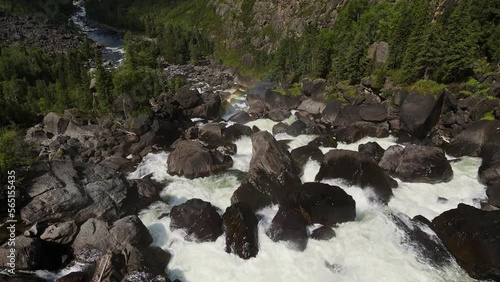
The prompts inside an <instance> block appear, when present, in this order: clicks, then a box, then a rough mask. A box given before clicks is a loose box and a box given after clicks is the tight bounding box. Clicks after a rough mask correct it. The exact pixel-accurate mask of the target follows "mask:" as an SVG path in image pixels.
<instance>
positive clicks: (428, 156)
mask: <svg viewBox="0 0 500 282" xmlns="http://www.w3.org/2000/svg"><path fill="white" fill-rule="evenodd" d="M396 146H397V145H396ZM391 147H392V146H391ZM389 149H390V150H389ZM389 149H388V150H387V152H386V153H385V154H384V156H383V157H382V160H381V161H380V163H379V165H380V166H381V167H382V168H383V169H384V170H386V171H387V172H389V173H390V174H392V175H394V176H396V177H398V178H400V179H401V180H403V181H405V182H423V183H440V182H448V181H450V180H451V179H452V178H453V170H452V168H451V165H450V163H449V162H448V160H447V159H446V156H445V154H444V151H443V150H441V149H439V148H436V147H426V146H419V145H408V146H406V147H405V148H400V147H395V148H389Z"/></svg>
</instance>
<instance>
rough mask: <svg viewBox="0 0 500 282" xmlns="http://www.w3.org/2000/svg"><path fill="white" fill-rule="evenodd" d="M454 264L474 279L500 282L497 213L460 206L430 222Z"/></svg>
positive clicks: (499, 216) (498, 222)
mask: <svg viewBox="0 0 500 282" xmlns="http://www.w3.org/2000/svg"><path fill="white" fill-rule="evenodd" d="M432 225H433V229H434V231H435V232H436V234H437V235H438V237H439V238H440V239H441V241H442V242H443V244H444V245H445V246H446V248H447V249H448V250H449V251H450V253H451V254H452V255H453V256H454V257H455V258H456V260H457V263H458V264H459V265H460V266H461V267H462V268H463V269H465V271H467V273H468V274H469V275H470V276H471V277H473V278H476V279H481V280H483V279H484V280H487V279H491V280H494V281H498V280H500V271H499V270H500V239H499V234H500V211H490V212H485V211H481V210H479V209H476V208H474V207H471V206H468V205H465V204H459V205H458V207H457V208H456V209H452V210H449V211H446V212H444V213H442V214H441V215H439V216H437V217H436V218H434V220H433V221H432Z"/></svg>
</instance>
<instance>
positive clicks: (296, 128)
mask: <svg viewBox="0 0 500 282" xmlns="http://www.w3.org/2000/svg"><path fill="white" fill-rule="evenodd" d="M306 129H307V124H305V123H304V122H303V121H302V120H300V119H299V120H296V121H294V122H293V123H292V124H290V126H289V127H287V129H286V134H288V135H290V136H293V137H297V136H299V135H301V134H304V133H305V131H306Z"/></svg>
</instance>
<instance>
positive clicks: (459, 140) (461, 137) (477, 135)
mask: <svg viewBox="0 0 500 282" xmlns="http://www.w3.org/2000/svg"><path fill="white" fill-rule="evenodd" d="M497 128H500V121H496V120H495V121H487V120H482V121H478V122H475V123H473V124H471V125H470V126H468V127H467V128H466V129H465V130H463V131H462V132H460V133H459V134H458V135H457V136H455V137H454V138H453V139H452V140H451V142H450V144H449V145H448V147H447V148H446V152H447V153H448V154H449V155H451V156H454V157H463V156H471V157H480V156H481V154H482V152H483V145H484V144H485V143H486V141H487V140H488V139H489V138H491V137H492V136H493V135H495V134H496V131H497Z"/></svg>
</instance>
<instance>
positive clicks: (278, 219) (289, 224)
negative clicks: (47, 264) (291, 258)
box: [266, 207, 307, 251]
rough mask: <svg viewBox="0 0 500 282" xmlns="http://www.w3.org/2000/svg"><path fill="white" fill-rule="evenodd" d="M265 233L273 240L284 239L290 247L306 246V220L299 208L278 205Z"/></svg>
mask: <svg viewBox="0 0 500 282" xmlns="http://www.w3.org/2000/svg"><path fill="white" fill-rule="evenodd" d="M266 234H267V235H268V236H269V238H271V239H272V240H273V241H275V242H277V241H285V242H287V244H288V247H290V248H291V249H295V250H299V251H303V250H305V249H306V247H307V220H306V219H305V218H304V216H303V214H302V213H301V211H300V210H299V209H293V208H286V207H280V209H279V210H278V213H277V214H276V216H275V217H274V218H273V221H272V222H271V226H270V227H269V229H268V230H267V231H266Z"/></svg>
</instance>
